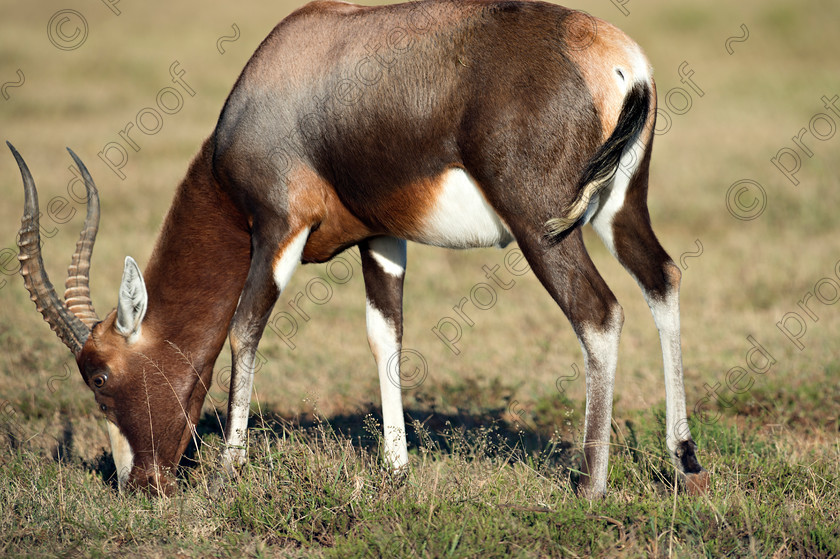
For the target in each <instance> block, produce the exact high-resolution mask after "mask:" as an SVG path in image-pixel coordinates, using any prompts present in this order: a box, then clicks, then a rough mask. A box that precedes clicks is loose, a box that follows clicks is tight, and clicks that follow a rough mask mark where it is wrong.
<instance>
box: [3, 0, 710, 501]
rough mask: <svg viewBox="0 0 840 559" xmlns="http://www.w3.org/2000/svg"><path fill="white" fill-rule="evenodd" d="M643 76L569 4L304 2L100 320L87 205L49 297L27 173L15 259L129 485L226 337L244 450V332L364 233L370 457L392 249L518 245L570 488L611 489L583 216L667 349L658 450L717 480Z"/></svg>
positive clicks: (598, 308) (161, 489)
mask: <svg viewBox="0 0 840 559" xmlns="http://www.w3.org/2000/svg"><path fill="white" fill-rule="evenodd" d="M655 118H656V88H655V85H654V82H653V78H652V72H651V68H650V65H649V62H648V61H647V59H646V58H645V56H644V54H643V53H642V51H641V49H640V48H639V47H638V45H636V43H634V42H633V41H632V40H631V39H629V38H628V37H627V36H626V35H625V34H624V33H622V32H621V31H619V30H618V29H617V28H615V27H613V26H612V25H610V24H608V23H606V22H604V21H602V20H599V19H596V18H593V17H591V16H589V15H588V14H585V13H583V12H577V11H573V10H569V9H566V8H563V7H560V6H555V5H551V4H546V3H542V2H531V1H519V0H515V1H513V0H512V1H499V0H419V1H417V2H411V3H407V4H398V5H392V6H380V7H365V6H357V5H352V4H346V3H341V2H334V1H320V2H313V3H311V4H308V5H306V6H304V7H303V8H301V9H299V10H298V11H296V12H294V13H293V14H291V15H290V16H289V17H287V18H286V19H284V20H283V21H282V22H281V23H280V24H279V25H277V27H275V28H274V30H273V31H272V32H271V33H270V34H269V35H268V37H267V38H266V39H265V40H264V41H263V42H262V44H261V45H260V46H259V48H258V49H257V51H256V52H255V53H254V55H253V56H252V57H251V59H250V60H249V61H248V63H247V64H246V66H245V68H244V69H243V70H242V73H241V75H240V76H239V79H238V80H237V82H236V84H235V85H234V87H233V90H232V91H231V92H230V94H229V96H228V98H227V101H226V102H225V104H224V107H223V109H222V112H221V115H220V116H219V120H218V122H217V124H216V127H215V129H214V131H213V133H212V134H211V135H210V137H209V138H207V139H206V140H205V141H204V143H203V145H202V147H201V148H200V150H199V152H198V155H196V157H195V158H194V160H193V161H192V163H191V164H190V167H189V169H188V171H187V174H186V177H185V178H184V179H183V181H182V182H181V184H180V185H179V186H178V188H177V190H176V193H175V197H174V200H173V202H172V206H171V208H170V209H169V213H168V215H167V216H166V219H165V221H164V224H163V227H162V230H161V232H160V235H159V237H158V240H157V244H156V246H155V249H154V252H153V253H152V256H151V258H150V261H149V263H148V265H147V267H146V269H145V271H144V272H142V273H141V271H140V269H139V267H138V266H137V264H136V263H135V262H134V260H132V259H131V258H130V257H128V258H126V261H125V270H124V273H123V277H122V282H121V285H120V288H119V295H118V301H117V307H116V309H115V310H112V311H111V312H110V313H108V314H107V315H105V317H104V318H102V319H100V318H98V316H97V314H96V312H95V310H94V309H93V305H92V303H91V299H90V289H89V286H88V277H89V270H90V259H91V254H92V250H93V245H94V241H95V238H96V234H97V230H98V226H99V200H98V194H97V190H96V187H95V186H94V182H93V180H92V178H91V176H90V174H89V172H88V170H87V169H86V168H85V166H84V164H83V163H82V162H81V161H80V160H79V159H78V158H77V157H76V156H75V154H73V153H72V152H71V155H72V156H73V159H74V160H75V162H76V164H77V165H78V166H79V169H80V170H81V172H82V175H83V177H84V180H85V184H86V186H87V189H88V209H87V217H86V220H85V224H84V228H83V230H82V233H81V236H80V239H79V242H78V244H77V246H76V251H75V253H74V255H73V258H72V262H71V265H70V268H69V271H68V276H69V277H68V279H67V281H66V291H65V295H64V301H63V302H62V301H61V299H60V298H59V297H58V296H57V294H56V292H55V290H54V288H53V286H52V284H51V283H50V281H49V278H48V277H47V274H46V272H45V270H44V265H43V261H42V259H41V252H40V238H39V224H38V216H39V209H38V199H37V193H36V190H35V184H34V181H33V178H32V175H31V174H30V172H29V170H28V168H27V166H26V164H25V163H24V161H23V159H22V158H21V156H20V155H19V154H18V152H17V151H16V150H15V149H14V148H13V147H11V144H10V148H11V149H12V152H13V154H14V156H15V159H16V161H17V164H18V166H19V167H20V171H21V175H22V177H23V183H24V190H25V207H24V216H23V225H22V228H21V230H20V240H19V245H20V262H21V273H22V275H23V278H24V283H25V285H26V288H27V289H28V290H29V292H30V294H31V296H32V300H33V301H34V302H35V304H36V307H37V309H38V311H39V312H40V313H41V314H42V315H43V316H44V319H45V320H46V321H47V322H48V323H49V324H50V326H51V327H52V329H53V330H55V332H56V334H57V335H58V336H59V338H60V339H61V340H62V341H63V342H64V343H65V345H67V347H68V348H70V350H71V351H72V352H73V354H74V355H75V357H76V361H77V363H78V366H79V370H80V372H81V374H82V378H83V379H84V382H85V383H86V384H87V385H88V386H89V387H90V389H91V390H92V391H93V393H94V397H95V398H96V401H97V403H98V404H99V407H100V408H101V410H102V411H103V413H104V414H105V416H106V418H107V420H108V429H109V434H110V439H111V447H112V451H113V456H114V461H115V463H116V466H117V471H118V476H119V483H120V486H121V487H124V486H129V487H136V488H144V489H147V490H149V491H151V492H153V493H157V494H168V493H171V492H172V491H173V490H174V489H175V487H176V484H175V478H174V472H175V468H176V467H177V465H178V462H179V460H180V457H181V455H182V454H183V452H184V450H185V448H186V446H187V444H188V442H189V441H190V439H191V437H192V436H193V433H194V426H195V424H196V422H197V421H198V418H199V415H200V412H201V408H202V405H203V402H204V399H205V396H206V394H207V389H208V387H209V385H210V382H211V377H212V373H213V366H214V363H215V361H216V358H217V357H218V355H219V353H220V351H221V350H222V347H223V345H224V342H225V340H226V338H229V340H230V346H231V350H232V362H233V365H232V372H231V378H230V392H229V402H228V415H227V424H226V427H225V444H226V446H225V451H224V455H223V462H224V466H225V469H226V470H228V471H230V472H231V473H233V472H235V471H236V469H237V468H238V467H239V466H241V465H242V464H243V463H244V461H245V460H246V452H247V442H248V439H247V422H248V413H249V407H250V399H251V391H252V386H253V368H254V363H255V360H254V357H255V353H256V349H257V344H258V342H259V340H260V337H261V335H262V333H263V330H264V328H265V326H266V322H267V320H268V318H269V315H270V312H271V310H272V308H273V305H274V303H275V301H276V300H277V298H278V296H279V294H280V292H281V291H282V290H283V288H284V287H285V286H286V284H287V283H288V281H289V279H290V277H291V275H292V272H293V271H294V269H295V267H296V266H297V264H298V262H303V263H310V262H324V261H327V260H329V259H330V258H332V257H333V256H335V255H336V254H338V253H340V252H341V251H343V250H345V249H347V248H349V247H353V246H358V247H359V250H360V253H361V257H362V267H363V275H364V281H365V291H366V298H367V305H366V316H367V330H368V341H369V343H370V347H371V350H372V352H373V355H374V358H375V361H376V366H377V369H378V372H379V378H380V388H381V397H382V408H383V409H382V412H383V423H384V454H385V457H386V460H387V461H388V462H389V464H390V466H391V467H393V468H394V469H395V470H401V469H403V468H406V467H407V464H408V452H407V448H406V437H405V424H404V419H403V409H402V401H401V390H400V387H399V383H397V382H393V381H394V380H395V379H394V376H395V375H393V374H391V375H389V371H388V362H389V360H390V358H391V357H392V356H394V355H396V354H398V352H400V351H401V340H402V320H403V318H402V294H403V279H404V273H405V267H406V241H414V242H418V243H424V244H429V245H435V246H440V247H448V248H470V247H489V246H499V247H503V246H505V245H506V244H508V243H510V242H512V241H516V242H517V243H518V244H519V247H520V248H521V250H522V252H523V254H524V255H525V257H526V258H527V260H528V263H529V264H530V267H531V269H532V270H533V271H534V273H535V274H536V276H537V278H538V279H539V280H540V282H541V283H542V285H543V286H544V287H545V289H546V290H547V291H548V292H549V294H550V295H551V296H552V298H553V299H554V300H555V301H556V302H557V304H558V306H559V307H560V309H561V310H562V311H563V313H564V314H565V315H566V317H567V318H568V319H569V321H570V322H571V324H572V326H573V328H574V331H575V333H576V334H577V337H578V339H579V341H580V344H581V347H582V349H583V354H584V360H585V365H586V417H585V435H584V453H583V454H584V457H583V466H582V474H583V475H582V476H581V480H580V485H579V493H580V494H581V495H583V496H585V497H589V498H592V497H595V496H598V495H600V494H603V493H604V492H605V490H606V482H607V463H608V454H609V452H608V447H609V439H610V426H611V413H612V400H613V385H614V377H615V370H616V364H617V359H618V343H619V336H620V332H621V327H622V323H623V320H624V315H623V311H622V308H621V306H620V305H619V304H618V302H617V301H616V298H615V296H614V295H613V294H612V292H611V291H610V289H609V287H607V285H606V283H605V282H604V280H603V279H602V277H601V275H600V274H599V273H598V271H597V270H596V268H595V266H594V265H593V263H592V261H591V259H590V257H589V255H588V253H587V252H586V249H585V247H584V244H583V241H582V236H581V227H582V226H583V225H584V224H586V223H590V224H591V225H592V226H593V228H594V229H595V231H596V232H597V233H598V235H599V236H600V238H601V239H602V240H603V242H604V243H605V245H606V246H607V248H608V249H609V250H610V252H611V253H612V254H613V255H614V256H615V257H616V258H617V259H618V260H619V262H621V264H622V265H623V266H624V267H625V268H626V269H627V271H628V272H629V273H630V274H631V275H632V276H633V277H634V278H635V279H636V281H637V282H638V284H639V286H640V287H641V289H642V292H643V294H644V297H645V299H646V300H647V303H648V305H649V306H650V309H651V312H652V314H653V317H654V320H655V322H656V326H657V328H658V329H659V335H660V340H661V345H662V355H663V361H664V371H665V393H666V400H667V406H666V410H667V411H666V433H665V435H666V443H667V448H668V451H669V452H670V454H671V457H672V460H673V462H674V465H675V467H676V469H677V471H678V472H679V473H680V478H681V479H682V480H683V481H684V482H685V484H686V486H687V488H688V489H689V491H692V492H702V491H705V490H706V488H707V486H708V482H709V477H708V473H707V472H706V471H705V470H704V469H703V468H701V467H700V464H699V463H698V461H697V458H696V456H695V444H694V442H693V441H692V438H691V434H690V432H689V430H688V427H687V423H686V408H685V390H684V388H683V372H682V354H681V348H680V319H679V285H680V270H679V268H678V267H677V266H676V265H675V264H674V262H673V261H672V260H671V258H670V257H669V256H668V255H667V253H666V252H665V251H664V249H663V248H662V246H661V245H660V244H659V242H658V240H657V239H656V236H655V235H654V233H653V231H652V229H651V224H650V217H649V214H648V209H647V192H648V170H649V164H650V157H651V149H652V142H653V136H654V134H653V131H654V123H655Z"/></svg>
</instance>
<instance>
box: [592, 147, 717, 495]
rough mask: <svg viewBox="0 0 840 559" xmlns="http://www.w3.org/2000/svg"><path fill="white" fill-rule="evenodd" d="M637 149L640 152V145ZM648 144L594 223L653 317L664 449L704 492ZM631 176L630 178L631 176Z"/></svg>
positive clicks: (676, 273)
mask: <svg viewBox="0 0 840 559" xmlns="http://www.w3.org/2000/svg"><path fill="white" fill-rule="evenodd" d="M636 149H639V148H638V147H637V148H636ZM649 162H650V145H648V146H647V149H646V150H645V152H644V156H643V158H642V160H641V163H640V165H639V168H638V169H629V171H630V172H627V171H628V168H627V166H625V167H624V168H623V169H619V172H618V173H617V174H616V178H615V180H614V184H613V185H612V187H611V189H610V191H609V192H608V193H606V194H605V195H602V198H601V203H600V208H599V210H598V212H597V213H596V214H595V216H594V217H593V218H592V225H593V227H594V229H595V231H596V232H597V233H598V235H599V236H600V237H601V239H602V240H603V241H604V244H605V245H606V246H607V248H609V250H610V252H612V254H613V255H614V256H615V257H616V258H617V259H618V261H619V262H620V263H621V264H622V265H623V266H624V268H625V269H626V270H627V271H628V272H629V273H630V274H631V275H632V276H633V278H635V280H636V282H637V283H638V284H639V286H640V287H641V289H642V293H643V294H644V297H645V300H646V301H647V304H648V306H649V307H650V310H651V313H652V314H653V319H654V322H655V323H656V327H657V329H658V330H659V339H660V342H661V345H662V359H663V364H664V369H665V400H666V413H665V422H666V438H665V441H666V445H667V447H668V450H669V452H670V454H671V458H672V460H673V462H674V465H675V466H676V468H677V470H678V471H679V472H681V474H682V477H683V480H684V481H685V483H686V486H687V488H688V490H689V492H691V493H702V492H704V491H705V490H706V489H707V487H708V483H709V479H708V473H707V472H706V471H705V470H704V469H703V468H702V467H701V466H700V463H699V462H698V461H697V457H696V455H695V448H696V445H695V443H694V441H693V440H692V438H691V433H690V432H689V428H688V421H687V418H686V404H685V387H684V384H683V367H682V349H681V345H680V303H679V291H680V278H681V276H682V274H681V272H680V269H679V268H678V267H677V265H676V264H675V263H674V261H673V260H671V258H670V257H669V256H668V254H667V253H666V252H665V250H664V249H663V248H662V245H660V244H659V241H658V240H657V238H656V235H655V234H654V233H653V229H652V228H651V224H650V215H649V213H648V209H647V183H648V167H649ZM629 176H632V179H631V178H629Z"/></svg>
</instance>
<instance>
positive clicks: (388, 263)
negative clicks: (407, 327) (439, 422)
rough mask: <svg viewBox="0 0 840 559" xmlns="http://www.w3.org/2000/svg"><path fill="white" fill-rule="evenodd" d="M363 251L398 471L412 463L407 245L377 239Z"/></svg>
mask: <svg viewBox="0 0 840 559" xmlns="http://www.w3.org/2000/svg"><path fill="white" fill-rule="evenodd" d="M359 251H360V253H361V256H362V273H363V274H364V278H365V295H366V305H365V309H366V313H365V315H366V319H367V320H366V321H367V334H368V343H369V344H370V349H371V351H372V352H373V357H374V359H375V360H376V368H377V370H378V371H379V389H380V392H381V395H382V421H383V423H384V434H385V460H386V461H387V462H388V463H389V464H390V465H391V467H392V468H393V469H394V470H395V471H397V470H400V469H402V468H403V467H405V465H406V464H408V447H407V446H406V438H405V419H404V417H403V406H402V390H401V387H400V365H401V361H402V357H401V349H402V333H403V324H402V298H403V280H404V279H405V264H406V242H405V241H404V240H402V239H395V238H393V237H375V238H373V239H369V240H367V241H365V242H363V243H360V244H359Z"/></svg>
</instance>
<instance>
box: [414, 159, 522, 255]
mask: <svg viewBox="0 0 840 559" xmlns="http://www.w3.org/2000/svg"><path fill="white" fill-rule="evenodd" d="M411 240H413V241H416V242H419V243H424V244H427V245H434V246H440V247H446V248H477V247H493V246H495V247H501V248H504V247H505V246H507V245H508V243H510V242H511V241H513V235H512V234H511V232H510V230H509V229H508V228H507V226H506V225H505V224H504V223H503V222H502V220H501V218H500V217H499V216H498V214H496V211H495V210H494V209H493V208H492V207H491V206H490V204H488V203H487V200H486V199H485V198H484V195H483V194H482V193H481V191H480V189H479V188H478V185H477V184H476V182H475V180H473V178H472V177H471V176H470V175H469V174H467V172H466V171H464V170H463V169H457V168H456V169H451V170H449V171H447V172H446V173H445V174H444V176H443V188H442V189H441V191H440V193H439V194H438V197H437V200H435V205H434V207H433V208H432V211H431V212H430V213H429V214H428V215H427V216H426V217H425V222H424V225H423V230H422V231H421V232H420V233H419V234H418V235H417V236H416V237H415V238H412V239H411Z"/></svg>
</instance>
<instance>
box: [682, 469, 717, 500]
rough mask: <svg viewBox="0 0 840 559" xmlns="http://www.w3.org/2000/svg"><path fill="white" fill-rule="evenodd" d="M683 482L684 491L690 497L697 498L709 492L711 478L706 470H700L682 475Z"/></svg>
mask: <svg viewBox="0 0 840 559" xmlns="http://www.w3.org/2000/svg"><path fill="white" fill-rule="evenodd" d="M684 480H685V489H686V491H688V494H689V495H691V496H694V497H699V496H701V495H705V494H707V493H708V492H709V484H710V483H711V476H710V475H709V472H707V471H706V470H703V469H701V470H700V471H699V472H697V473H694V474H684Z"/></svg>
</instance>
